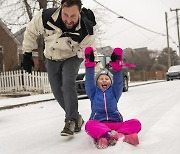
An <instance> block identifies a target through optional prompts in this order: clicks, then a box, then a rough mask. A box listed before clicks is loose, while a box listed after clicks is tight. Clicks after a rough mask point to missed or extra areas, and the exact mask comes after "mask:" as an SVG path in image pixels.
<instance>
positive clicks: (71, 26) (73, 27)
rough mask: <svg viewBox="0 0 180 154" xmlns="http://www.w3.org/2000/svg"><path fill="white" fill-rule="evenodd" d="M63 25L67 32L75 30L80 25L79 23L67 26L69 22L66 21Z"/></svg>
mask: <svg viewBox="0 0 180 154" xmlns="http://www.w3.org/2000/svg"><path fill="white" fill-rule="evenodd" d="M63 23H64V26H65V27H66V29H67V30H72V29H73V30H74V29H75V28H76V27H77V25H78V22H77V23H74V22H70V24H67V22H66V21H65V22H63Z"/></svg>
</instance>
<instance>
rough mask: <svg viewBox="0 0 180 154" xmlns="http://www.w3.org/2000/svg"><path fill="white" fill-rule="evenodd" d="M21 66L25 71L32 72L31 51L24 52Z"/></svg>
mask: <svg viewBox="0 0 180 154" xmlns="http://www.w3.org/2000/svg"><path fill="white" fill-rule="evenodd" d="M21 66H22V67H23V69H24V70H25V71H26V72H28V73H32V67H34V61H33V59H32V52H31V53H28V52H25V53H24V55H23V61H22V63H21Z"/></svg>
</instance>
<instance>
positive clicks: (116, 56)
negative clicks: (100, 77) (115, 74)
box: [110, 48, 136, 71]
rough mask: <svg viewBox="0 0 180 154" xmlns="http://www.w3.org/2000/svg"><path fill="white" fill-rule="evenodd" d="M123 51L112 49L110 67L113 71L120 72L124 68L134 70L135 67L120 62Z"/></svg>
mask: <svg viewBox="0 0 180 154" xmlns="http://www.w3.org/2000/svg"><path fill="white" fill-rule="evenodd" d="M122 56H123V50H122V49H121V48H114V50H113V53H112V55H111V61H110V65H111V67H112V69H113V70H114V71H120V70H121V69H122V68H123V67H124V66H126V67H131V68H135V67H136V65H134V64H128V63H124V62H123V61H122Z"/></svg>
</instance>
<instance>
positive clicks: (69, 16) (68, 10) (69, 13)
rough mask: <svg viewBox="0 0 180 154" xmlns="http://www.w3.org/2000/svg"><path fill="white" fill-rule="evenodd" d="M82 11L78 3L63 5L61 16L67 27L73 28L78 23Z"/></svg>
mask: <svg viewBox="0 0 180 154" xmlns="http://www.w3.org/2000/svg"><path fill="white" fill-rule="evenodd" d="M79 15H80V11H79V8H78V6H77V5H73V6H71V7H63V8H62V12H61V16H62V21H63V22H64V24H65V26H66V28H67V29H72V28H73V27H74V25H76V24H77V23H78V20H79Z"/></svg>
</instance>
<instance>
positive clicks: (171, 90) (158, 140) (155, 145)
mask: <svg viewBox="0 0 180 154" xmlns="http://www.w3.org/2000/svg"><path fill="white" fill-rule="evenodd" d="M179 87H180V80H174V81H170V82H160V83H156V84H148V85H143V86H137V87H131V88H130V89H129V91H128V92H125V93H123V95H122V97H121V99H120V101H119V110H120V111H121V113H122V115H123V116H124V120H128V119H130V118H137V119H139V120H140V121H141V123H142V130H141V132H140V133H139V140H140V144H139V145H138V146H136V147H134V146H132V145H129V144H127V143H122V142H121V141H119V142H118V143H117V145H116V146H114V147H109V148H107V149H103V150H99V149H96V148H95V146H94V144H93V142H92V139H91V138H90V137H89V136H88V135H87V134H86V133H85V131H84V127H83V130H82V132H81V133H79V134H76V135H74V137H61V136H60V135H59V133H60V131H61V130H62V129H63V126H64V112H63V110H62V109H61V108H60V107H59V105H58V103H57V102H56V101H49V102H43V103H39V104H34V105H28V106H25V107H20V108H13V109H9V110H1V111H0V154H69V153H72V154H85V153H86V154H101V153H102V154H110V153H113V154H179V153H180V147H179V145H180V133H179V130H180V120H179V117H180V112H179V110H180V103H179V102H180V95H179V94H180V88H179ZM33 97H34V98H33V99H34V100H36V101H37V100H40V99H44V98H45V97H48V96H47V95H36V96H33ZM49 97H50V96H49ZM30 98H31V97H23V98H14V99H3V100H0V104H1V105H2V103H3V102H4V103H5V102H6V103H9V104H11V103H12V102H13V103H17V102H18V101H19V102H20V101H25V100H26V101H29V99H30ZM79 111H80V113H81V114H82V116H83V118H84V119H85V120H86V121H87V120H88V118H89V115H90V102H89V100H88V99H83V100H79Z"/></svg>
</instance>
